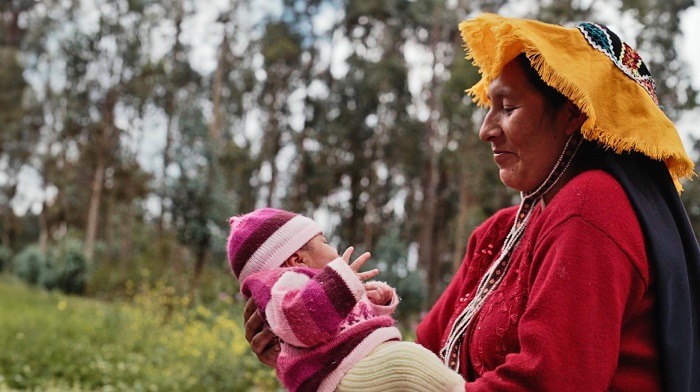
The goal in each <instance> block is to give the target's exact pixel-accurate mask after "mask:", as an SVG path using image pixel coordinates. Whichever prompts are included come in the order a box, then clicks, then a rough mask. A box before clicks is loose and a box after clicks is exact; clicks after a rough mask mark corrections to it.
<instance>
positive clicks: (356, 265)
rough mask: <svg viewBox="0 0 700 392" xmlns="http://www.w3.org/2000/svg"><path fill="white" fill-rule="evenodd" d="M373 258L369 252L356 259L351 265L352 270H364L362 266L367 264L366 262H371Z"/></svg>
mask: <svg viewBox="0 0 700 392" xmlns="http://www.w3.org/2000/svg"><path fill="white" fill-rule="evenodd" d="M346 253H347V251H346ZM371 256H372V255H371V254H370V253H369V252H365V253H363V254H361V255H360V257H358V258H356V259H355V261H353V262H352V264H350V269H351V270H353V271H355V272H359V271H360V268H362V265H363V264H365V262H366V261H367V260H369V258H370V257H371Z"/></svg>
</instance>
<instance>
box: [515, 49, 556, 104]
mask: <svg viewBox="0 0 700 392" xmlns="http://www.w3.org/2000/svg"><path fill="white" fill-rule="evenodd" d="M515 62H516V63H517V64H518V66H519V67H520V68H521V69H522V70H523V71H524V72H525V76H526V77H527V81H528V82H529V83H530V84H531V85H532V87H534V88H535V89H537V91H539V92H540V93H541V94H542V95H543V96H544V97H545V99H546V100H547V101H548V102H549V104H550V109H551V110H557V109H560V108H561V107H562V106H564V103H566V101H567V100H568V98H566V97H565V96H564V94H562V93H560V92H559V91H557V89H555V88H554V87H552V86H550V85H548V84H547V83H545V82H544V81H543V80H542V78H541V77H540V74H538V73H537V71H536V70H535V68H533V66H532V64H531V63H530V59H528V58H527V56H526V55H525V53H521V54H520V55H518V57H516V58H515Z"/></svg>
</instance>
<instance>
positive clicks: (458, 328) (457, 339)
mask: <svg viewBox="0 0 700 392" xmlns="http://www.w3.org/2000/svg"><path fill="white" fill-rule="evenodd" d="M581 141H582V138H581V134H580V133H578V132H575V133H574V134H572V135H571V136H569V139H568V140H567V141H566V145H564V149H563V151H562V153H561V155H559V158H558V159H557V162H556V163H555V164H554V167H553V168H552V171H551V172H549V175H548V176H547V178H546V179H545V180H544V182H542V184H541V185H540V186H539V187H537V189H535V190H534V191H532V192H528V193H523V192H521V193H520V197H521V201H520V207H519V208H518V213H517V214H516V216H515V221H514V222H513V226H512V227H511V228H510V231H509V232H508V235H506V239H505V241H504V242H503V246H502V247H501V252H500V254H499V255H498V258H497V259H496V261H495V262H493V263H492V264H491V266H490V267H489V269H488V270H487V271H486V273H485V274H484V276H483V277H482V278H481V281H480V282H479V286H478V287H477V289H476V293H475V295H474V298H473V299H472V300H471V302H470V303H469V305H467V307H466V308H464V310H463V311H462V313H460V315H459V316H458V317H457V319H455V321H454V323H453V324H452V328H451V329H450V334H449V335H448V337H447V341H446V342H445V346H444V347H443V348H442V350H440V356H441V357H442V360H443V362H444V363H445V364H446V365H447V366H449V367H450V368H451V369H453V370H457V371H458V370H459V365H460V361H459V357H460V355H459V354H460V350H461V346H462V342H463V341H464V334H465V333H466V331H467V328H468V327H469V325H470V324H471V321H472V320H473V319H474V316H475V315H476V313H477V312H478V311H479V310H480V309H481V308H482V306H483V305H484V303H485V302H486V299H487V298H488V296H489V295H490V294H491V293H493V292H494V291H495V290H496V288H497V287H498V286H499V284H500V283H501V280H503V276H504V275H505V273H506V270H507V269H508V265H509V264H510V256H511V254H512V253H513V250H514V249H515V248H516V247H517V246H518V243H519V242H520V239H521V238H522V236H523V233H524V232H525V227H526V226H527V224H528V222H529V221H530V217H531V216H532V211H533V210H534V208H533V207H534V206H535V205H537V203H538V202H539V201H541V200H542V197H543V196H544V195H545V194H546V193H547V192H549V190H551V189H552V187H553V186H554V185H555V184H556V183H557V182H558V181H559V179H561V177H562V175H563V174H564V173H565V172H566V169H568V168H569V165H570V164H571V162H572V161H573V158H574V156H575V155H576V152H577V151H578V148H579V146H580V145H581Z"/></svg>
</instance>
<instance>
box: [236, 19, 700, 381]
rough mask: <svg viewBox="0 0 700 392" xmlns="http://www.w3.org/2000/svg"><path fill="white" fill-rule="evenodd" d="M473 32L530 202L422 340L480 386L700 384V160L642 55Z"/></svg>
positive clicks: (503, 143) (494, 25)
mask: <svg viewBox="0 0 700 392" xmlns="http://www.w3.org/2000/svg"><path fill="white" fill-rule="evenodd" d="M460 30H461V32H462V36H463V38H464V40H465V43H466V46H467V50H468V57H469V58H470V59H472V61H473V62H474V64H475V65H476V66H477V67H478V68H479V69H480V72H481V75H482V79H481V81H480V82H479V83H477V84H476V85H475V86H474V87H473V88H472V89H470V90H469V93H470V94H472V96H473V97H474V98H475V101H476V102H477V103H479V104H481V105H483V106H487V107H489V111H488V113H487V115H486V117H485V118H484V123H483V125H482V128H481V130H480V137H481V139H482V140H484V141H485V142H487V143H489V144H490V145H491V147H492V149H493V153H494V161H495V163H496V164H497V165H498V167H499V176H500V178H501V181H502V182H503V183H504V184H505V185H506V186H508V187H511V188H513V189H516V190H518V191H520V192H521V194H522V201H521V204H520V206H517V207H512V208H507V209H504V210H502V211H499V212H497V213H496V214H495V215H494V216H493V217H491V218H490V219H488V220H487V221H486V222H484V223H483V224H482V225H481V226H480V227H479V228H477V229H476V230H475V232H474V233H473V234H472V237H471V238H470V240H469V243H468V246H467V253H466V255H465V258H464V262H463V264H462V266H461V268H460V270H459V271H458V272H457V274H456V275H455V277H454V278H453V280H452V281H451V283H450V285H449V286H448V288H447V289H446V291H445V292H444V293H443V295H442V296H441V297H440V299H439V300H438V302H437V303H436V304H435V305H434V307H433V308H432V309H431V311H430V312H429V313H428V315H427V316H426V317H425V319H424V320H423V321H422V323H421V324H420V325H419V326H418V330H417V338H418V342H419V343H420V344H422V345H424V346H425V347H426V348H428V349H429V350H431V351H433V352H434V353H435V354H436V355H438V356H439V357H440V358H441V359H442V360H443V361H444V362H445V364H446V365H447V366H449V367H451V368H453V369H456V370H457V371H458V372H459V373H460V374H462V376H464V377H465V379H466V380H467V384H466V390H485V391H492V390H508V391H511V390H537V391H540V390H553V391H560V390H585V391H589V390H590V391H596V390H635V391H637V390H644V391H647V390H660V389H664V390H671V391H697V390H700V310H699V307H700V294H699V291H698V290H699V288H700V286H699V285H700V251H699V250H698V244H697V241H696V239H695V236H694V233H693V232H692V229H691V228H690V226H689V224H688V220H687V216H686V215H685V211H684V209H683V206H682V204H681V203H680V200H679V198H678V192H677V189H678V190H680V179H681V178H683V177H687V176H690V175H692V174H693V163H692V161H691V160H690V159H689V158H688V157H687V155H686V153H685V151H684V149H683V146H682V144H681V142H680V138H679V136H678V133H677V131H676V129H675V127H674V126H673V124H672V123H671V122H670V120H668V118H667V117H666V116H665V115H664V114H663V112H662V111H661V109H660V108H659V107H658V101H657V99H656V95H655V93H654V85H653V80H652V79H651V77H650V76H649V74H648V71H647V69H646V67H645V66H644V63H643V62H642V61H641V58H639V56H638V55H637V53H636V52H634V50H632V49H631V48H630V47H629V46H628V45H626V44H624V43H623V42H621V41H620V40H619V38H618V37H617V36H616V35H615V34H614V33H613V32H612V31H610V30H608V29H607V28H605V27H604V26H600V25H595V24H591V23H583V24H580V25H579V26H577V27H575V28H564V27H560V26H555V25H549V24H544V23H540V22H536V21H528V20H519V19H511V18H503V17H500V16H497V15H490V14H486V15H482V16H480V17H478V18H475V19H473V20H470V21H467V22H464V23H462V24H461V25H460ZM249 323H250V324H251V325H250V327H251V328H250V329H249V328H248V326H247V330H249V331H251V332H252V331H254V330H255V328H252V327H256V326H255V325H254V324H256V322H255V321H254V318H251V319H250V320H249ZM258 328H259V326H258ZM263 336H264V334H263V333H261V334H258V335H255V336H254V334H252V333H251V335H250V337H251V339H249V341H251V345H252V346H253V348H254V351H256V353H258V354H259V355H270V353H272V354H273V355H272V356H274V350H268V351H265V350H261V349H260V346H261V345H262V343H263V342H266V340H265V339H264V338H263ZM256 338H258V339H259V340H257V341H256V340H255V339H256ZM256 347H257V348H256Z"/></svg>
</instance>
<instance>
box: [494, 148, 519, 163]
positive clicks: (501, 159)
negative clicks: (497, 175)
mask: <svg viewBox="0 0 700 392" xmlns="http://www.w3.org/2000/svg"><path fill="white" fill-rule="evenodd" d="M514 157H515V155H514V154H513V153H512V152H509V151H500V150H495V151H494V152H493V160H494V162H496V164H497V165H498V166H504V165H506V164H508V162H511V161H512V160H513V158H514Z"/></svg>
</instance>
